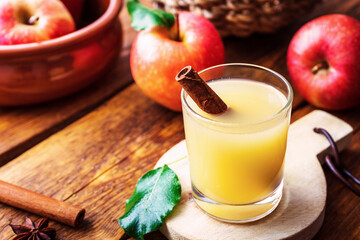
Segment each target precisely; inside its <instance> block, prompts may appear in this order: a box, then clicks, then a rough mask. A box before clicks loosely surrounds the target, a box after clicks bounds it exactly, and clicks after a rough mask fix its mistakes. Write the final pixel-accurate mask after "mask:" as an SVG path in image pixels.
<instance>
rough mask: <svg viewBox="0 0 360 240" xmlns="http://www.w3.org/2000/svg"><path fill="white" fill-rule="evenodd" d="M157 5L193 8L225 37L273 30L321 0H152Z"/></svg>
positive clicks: (165, 8) (161, 6) (172, 10)
mask: <svg viewBox="0 0 360 240" xmlns="http://www.w3.org/2000/svg"><path fill="white" fill-rule="evenodd" d="M149 1H150V2H152V4H153V6H154V8H157V9H162V10H165V11H168V12H172V13H175V12H177V11H182V10H185V11H192V12H195V13H197V14H200V15H202V16H204V17H206V18H207V19H209V20H210V21H211V22H212V23H213V24H214V25H215V26H216V28H217V29H218V31H219V32H220V34H221V35H222V36H228V35H235V36H238V37H246V36H249V35H251V34H252V33H255V32H257V33H273V32H275V31H277V30H278V29H279V28H281V27H284V26H286V25H289V24H290V23H292V22H293V21H294V20H296V19H297V18H299V17H300V16H301V15H303V14H306V13H308V12H310V11H311V10H312V8H313V7H314V6H315V5H316V4H317V3H319V2H320V0H149Z"/></svg>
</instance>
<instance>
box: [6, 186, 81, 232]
mask: <svg viewBox="0 0 360 240" xmlns="http://www.w3.org/2000/svg"><path fill="white" fill-rule="evenodd" d="M0 202H2V203H5V204H8V205H10V206H13V207H17V208H20V209H23V210H25V211H28V212H31V213H35V214H37V215H39V216H42V217H47V218H50V219H53V220H55V221H58V222H61V223H65V224H67V225H70V226H72V227H76V226H78V225H79V224H80V223H81V222H82V221H83V220H84V216H85V209H83V208H80V207H76V206H73V205H71V204H69V203H67V202H63V201H60V200H57V199H53V198H50V197H47V196H45V195H42V194H39V193H36V192H32V191H30V190H27V189H25V188H21V187H19V186H15V185H13V184H10V183H7V182H4V181H1V180H0Z"/></svg>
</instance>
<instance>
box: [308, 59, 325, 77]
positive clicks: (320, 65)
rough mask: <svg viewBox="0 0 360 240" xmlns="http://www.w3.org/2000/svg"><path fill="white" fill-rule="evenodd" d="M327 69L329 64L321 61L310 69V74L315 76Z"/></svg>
mask: <svg viewBox="0 0 360 240" xmlns="http://www.w3.org/2000/svg"><path fill="white" fill-rule="evenodd" d="M327 69H329V64H328V63H327V62H326V61H321V62H319V63H318V64H316V65H315V66H314V67H313V68H312V69H311V72H312V73H313V74H317V73H318V72H319V71H320V70H327Z"/></svg>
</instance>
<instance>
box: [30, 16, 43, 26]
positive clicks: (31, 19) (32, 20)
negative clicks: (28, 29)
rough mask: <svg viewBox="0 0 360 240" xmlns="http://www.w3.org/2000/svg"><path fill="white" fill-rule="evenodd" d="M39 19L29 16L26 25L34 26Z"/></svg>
mask: <svg viewBox="0 0 360 240" xmlns="http://www.w3.org/2000/svg"><path fill="white" fill-rule="evenodd" d="M39 19H40V17H39V16H31V17H30V18H29V21H28V24H29V25H35V24H36V23H37V21H39Z"/></svg>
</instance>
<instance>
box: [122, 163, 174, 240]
mask: <svg viewBox="0 0 360 240" xmlns="http://www.w3.org/2000/svg"><path fill="white" fill-rule="evenodd" d="M180 196H181V185H180V181H179V178H178V177H177V175H176V174H175V172H174V171H173V170H171V169H170V168H169V167H168V165H164V166H163V167H159V168H157V169H154V170H151V171H149V172H147V173H146V174H145V175H144V176H142V177H141V178H140V179H139V181H138V182H137V184H136V187H135V191H134V194H133V195H132V196H131V198H129V199H128V200H127V201H126V206H125V213H124V215H123V216H121V217H120V218H119V223H120V226H121V227H122V228H123V229H124V231H125V232H126V234H128V235H129V236H131V237H133V238H136V239H143V236H144V235H145V234H147V233H149V232H152V231H155V230H157V229H159V228H160V226H161V225H162V223H163V220H164V218H165V217H166V216H167V215H168V214H169V213H170V212H171V211H172V209H173V208H174V206H175V205H176V204H177V203H178V202H179V200H180Z"/></svg>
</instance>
